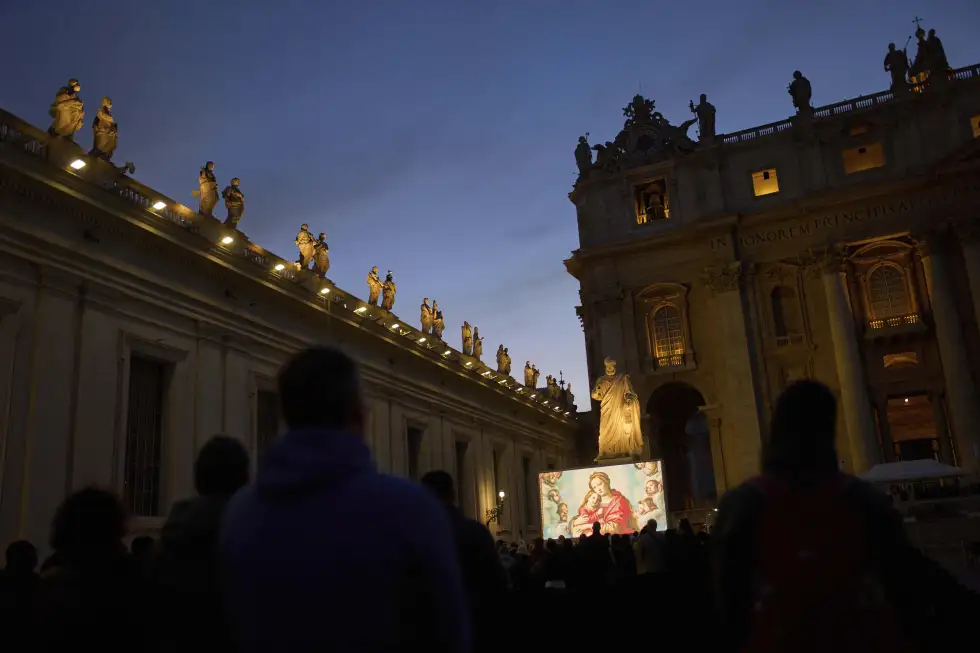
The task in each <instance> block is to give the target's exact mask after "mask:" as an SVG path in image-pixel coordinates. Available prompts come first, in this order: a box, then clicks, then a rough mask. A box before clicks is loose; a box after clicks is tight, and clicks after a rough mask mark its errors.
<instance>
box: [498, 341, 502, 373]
mask: <svg viewBox="0 0 980 653" xmlns="http://www.w3.org/2000/svg"><path fill="white" fill-rule="evenodd" d="M497 371H498V372H500V373H501V374H503V373H504V346H503V345H500V346H499V347H497Z"/></svg>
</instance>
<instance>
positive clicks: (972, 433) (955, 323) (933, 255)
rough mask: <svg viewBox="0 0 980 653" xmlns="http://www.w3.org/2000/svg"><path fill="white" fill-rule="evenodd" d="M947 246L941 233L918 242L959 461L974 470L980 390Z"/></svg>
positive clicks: (979, 443) (979, 454) (979, 452)
mask: <svg viewBox="0 0 980 653" xmlns="http://www.w3.org/2000/svg"><path fill="white" fill-rule="evenodd" d="M945 245H946V242H945V241H943V240H940V239H939V238H938V236H935V235H930V236H927V237H926V238H925V240H924V241H923V242H922V243H920V245H919V255H920V256H921V257H922V269H923V271H924V272H925V277H926V288H927V289H928V291H929V303H930V304H931V306H932V318H933V321H934V323H935V325H936V343H937V344H938V345H939V357H940V358H941V359H942V365H943V378H944V380H945V382H946V397H947V400H948V405H949V415H950V418H951V420H952V423H953V424H952V426H953V428H952V431H953V441H954V443H955V453H956V463H957V464H958V465H959V466H960V467H963V468H964V469H968V470H972V471H975V470H976V468H977V460H978V458H980V434H978V428H980V419H978V413H977V393H976V389H975V386H974V383H973V375H972V374H971V373H970V365H969V363H968V361H967V358H966V343H965V341H964V338H963V329H962V326H961V325H960V316H959V313H958V312H957V310H956V300H955V298H954V297H953V293H952V292H951V289H950V278H949V269H948V264H947V260H946V252H945V250H944V246H945ZM971 283H973V280H972V279H971Z"/></svg>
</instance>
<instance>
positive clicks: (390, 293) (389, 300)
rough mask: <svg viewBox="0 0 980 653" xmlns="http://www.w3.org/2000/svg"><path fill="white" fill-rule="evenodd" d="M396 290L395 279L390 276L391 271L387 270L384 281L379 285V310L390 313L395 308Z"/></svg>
mask: <svg viewBox="0 0 980 653" xmlns="http://www.w3.org/2000/svg"><path fill="white" fill-rule="evenodd" d="M397 290H398V288H397V287H396V286H395V278H394V277H393V276H391V270H388V276H386V277H385V281H384V283H383V284H382V285H381V308H383V309H385V310H386V311H390V310H392V309H393V308H394V307H395V292H396V291H397Z"/></svg>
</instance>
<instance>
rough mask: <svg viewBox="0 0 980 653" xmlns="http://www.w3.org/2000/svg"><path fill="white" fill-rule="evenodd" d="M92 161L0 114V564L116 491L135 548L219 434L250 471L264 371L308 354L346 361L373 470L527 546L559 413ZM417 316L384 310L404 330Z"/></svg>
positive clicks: (266, 425)
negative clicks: (91, 498)
mask: <svg viewBox="0 0 980 653" xmlns="http://www.w3.org/2000/svg"><path fill="white" fill-rule="evenodd" d="M76 84H77V83H76ZM76 90H77V89H76ZM61 95H64V96H65V97H64V98H61V97H60V96H61ZM59 100H60V101H62V102H66V103H68V105H67V106H69V107H71V106H72V105H71V103H72V102H75V96H74V95H72V94H71V89H70V88H69V89H68V90H67V91H64V92H62V93H60V95H59ZM103 109H105V107H103ZM100 115H101V113H100ZM69 122H71V121H69ZM76 122H80V121H76ZM56 126H57V125H56ZM69 127H70V129H75V130H77V129H78V127H77V124H76V123H75V122H73V123H72V124H71V125H70V126H69ZM52 129H53V131H57V130H55V129H54V128H52ZM96 135H97V136H98V133H97V134H96ZM112 135H113V136H114V135H115V132H114V131H113V132H112ZM103 140H105V139H103ZM114 146H115V141H114V140H113V142H112V147H113V148H114ZM104 149H105V148H103V150H104ZM93 152H94V150H93ZM106 159H107V157H106V156H104V155H103V156H99V155H98V153H95V154H93V153H91V152H90V153H88V154H86V153H85V150H84V149H82V148H81V147H79V146H78V145H76V144H75V143H73V142H72V141H71V140H70V139H67V138H64V137H59V136H57V135H51V134H49V133H45V132H44V131H42V130H41V129H38V128H36V127H34V126H32V125H29V124H27V123H26V122H24V121H22V120H20V119H18V118H17V117H15V116H12V115H10V114H8V113H6V112H3V111H0V547H5V546H6V544H7V543H8V542H10V541H12V540H14V539H17V538H27V539H30V540H31V541H32V542H34V543H35V544H37V545H39V546H41V547H43V545H44V544H45V543H46V542H47V540H48V528H49V525H50V522H51V518H52V516H53V514H54V510H55V508H56V506H57V505H58V504H59V502H60V501H61V500H62V499H63V498H64V496H65V495H66V494H67V493H68V492H70V491H72V490H73V489H76V488H79V487H83V486H86V485H90V484H97V485H101V486H108V487H111V488H115V489H116V490H117V491H118V492H119V493H120V495H121V496H122V497H123V498H124V500H125V502H126V503H127V505H128V507H129V509H130V510H131V512H132V514H133V516H134V522H133V528H134V531H135V532H152V531H154V530H155V529H158V528H159V527H160V526H161V525H162V523H163V520H164V519H165V517H166V515H167V513H168V511H169V507H170V505H171V504H172V503H173V502H174V501H176V500H179V499H183V498H186V497H188V496H191V495H192V494H193V471H192V467H193V462H194V459H195V455H196V452H197V450H198V449H199V448H200V446H201V445H202V444H203V443H204V442H205V441H206V440H207V439H208V438H209V437H210V436H212V435H213V434H216V433H226V434H229V435H231V436H233V437H236V438H239V439H240V440H241V441H242V442H243V443H244V444H245V445H246V446H247V448H248V449H249V451H250V452H251V453H252V457H253V460H254V461H256V462H255V463H254V464H256V465H260V464H261V462H260V461H261V455H262V452H263V451H264V450H265V448H266V447H268V446H269V444H270V442H272V441H273V440H274V439H275V438H276V437H277V436H278V435H279V434H280V432H281V428H280V423H279V416H278V397H277V395H276V385H275V376H276V373H277V370H278V368H279V367H280V366H281V364H282V363H283V362H284V361H285V360H286V359H287V358H288V357H289V356H291V355H292V354H294V353H295V352H297V351H299V350H301V349H302V348H304V347H308V346H311V345H316V344H327V345H336V346H339V347H341V348H342V349H343V350H345V351H346V352H348V353H350V354H351V355H352V356H354V357H355V358H356V359H357V360H358V361H359V363H360V366H361V372H362V381H363V388H364V391H365V394H366V397H365V402H366V406H365V409H366V414H367V426H366V433H365V437H366V439H367V441H368V443H369V445H370V447H371V449H372V451H373V454H374V457H375V459H376V461H377V464H378V466H379V468H380V469H381V470H382V471H385V472H390V473H394V474H399V475H404V476H409V477H413V478H418V477H420V476H421V475H422V474H424V473H425V472H426V471H428V470H431V469H445V470H447V471H450V472H451V473H452V474H453V475H454V476H455V478H456V479H457V485H458V486H459V502H460V506H461V508H462V510H463V511H464V512H465V513H466V514H468V515H470V516H472V517H475V518H476V519H479V520H480V521H484V520H485V519H486V517H487V511H488V510H494V511H495V512H499V513H500V515H499V518H498V519H496V521H495V522H494V523H493V524H492V525H491V526H492V528H493V530H494V532H496V533H497V534H498V535H499V536H501V537H507V538H509V539H517V538H518V537H524V538H531V537H534V536H535V535H537V533H539V532H540V531H539V528H540V523H539V521H540V520H539V508H538V505H539V503H538V480H537V475H538V473H539V472H541V471H543V470H547V469H562V468H563V467H565V466H568V465H570V464H574V462H576V461H574V460H573V457H574V455H575V454H574V452H575V451H576V437H577V433H578V423H577V421H576V415H575V412H574V406H571V405H569V404H568V403H567V402H565V403H561V404H560V402H557V401H555V399H554V397H553V396H550V395H549V392H548V391H540V392H536V391H535V390H534V388H528V387H525V386H524V385H523V384H521V383H518V382H517V381H515V380H514V379H513V378H511V377H510V376H509V375H508V374H502V373H500V372H498V371H497V369H496V366H492V367H491V366H488V365H487V364H485V363H484V362H482V361H481V360H480V358H479V357H478V356H473V355H469V354H467V353H464V352H463V351H460V350H459V349H457V348H455V347H453V346H450V345H448V344H446V342H444V341H443V340H442V339H441V338H440V337H437V335H433V333H431V332H428V331H426V332H423V331H422V330H420V329H418V328H416V327H415V326H413V325H412V324H410V323H409V322H406V321H405V320H402V319H401V318H399V317H398V316H397V315H396V314H395V313H393V312H391V311H387V310H384V309H382V308H381V307H378V306H376V305H375V304H374V303H369V302H366V301H364V300H363V299H361V298H359V297H357V296H355V295H354V294H352V293H349V292H346V291H344V290H343V289H341V288H338V287H336V286H335V285H334V284H333V283H332V282H331V281H330V280H329V279H327V278H323V277H322V276H320V275H317V274H315V273H314V272H313V271H311V270H307V269H301V267H302V266H298V265H297V264H295V263H294V262H293V261H292V260H287V259H283V258H280V257H279V256H277V255H275V254H273V253H271V252H269V251H266V250H265V249H263V248H262V247H261V246H259V245H258V244H255V243H252V242H250V241H249V240H248V239H247V238H246V237H245V236H244V235H243V234H242V233H241V232H240V231H238V230H237V229H236V228H235V225H234V224H233V223H232V224H222V222H221V221H219V220H217V219H215V218H213V217H210V216H207V215H202V214H201V213H199V212H198V211H197V210H194V209H190V208H188V207H186V206H183V205H181V204H179V203H178V202H176V201H174V200H172V199H170V198H167V197H165V196H163V195H162V194H161V193H158V192H156V191H154V190H153V189H151V188H149V187H147V186H144V185H142V184H140V183H139V182H137V181H135V180H133V179H132V178H130V177H129V176H127V174H126V173H127V172H129V173H131V172H132V168H131V167H129V168H127V167H123V168H118V167H116V166H114V165H113V164H111V163H110V162H109V161H107V160H106ZM239 215H240V212H239ZM369 268H370V263H369V262H368V263H367V264H366V265H365V269H369ZM421 300H422V298H421V297H418V298H414V297H413V298H404V297H400V298H399V306H400V307H405V306H408V307H410V308H407V309H405V311H406V313H409V312H410V313H412V315H413V317H414V314H415V311H416V310H417V307H418V305H419V302H420V301H421ZM399 310H402V309H399ZM412 322H414V320H412ZM450 332H451V333H455V330H452V329H451V330H450ZM329 373H330V371H329V370H324V374H329ZM551 394H554V393H551ZM501 493H503V496H504V499H503V500H501V499H500V496H501ZM370 510H373V511H376V513H377V525H376V526H375V525H373V524H371V523H370V522H365V523H363V524H360V525H359V526H360V527H362V528H365V529H376V530H377V531H378V532H382V533H383V531H384V523H385V520H386V512H385V507H384V506H371V507H370Z"/></svg>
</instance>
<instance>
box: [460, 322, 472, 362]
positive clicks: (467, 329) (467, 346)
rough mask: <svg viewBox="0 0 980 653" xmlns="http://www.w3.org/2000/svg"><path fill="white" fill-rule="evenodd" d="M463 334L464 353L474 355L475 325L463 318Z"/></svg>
mask: <svg viewBox="0 0 980 653" xmlns="http://www.w3.org/2000/svg"><path fill="white" fill-rule="evenodd" d="M460 330H461V331H462V334H463V350H462V351H463V353H464V354H466V355H467V356H472V355H473V327H471V326H470V323H469V322H467V321H466V320H463V326H462V327H461V329H460Z"/></svg>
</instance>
